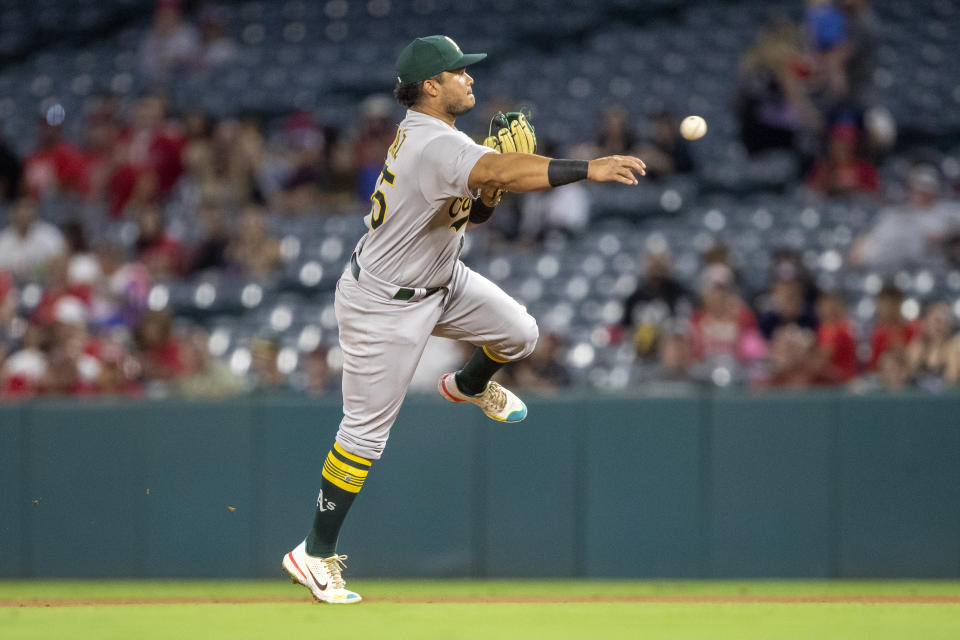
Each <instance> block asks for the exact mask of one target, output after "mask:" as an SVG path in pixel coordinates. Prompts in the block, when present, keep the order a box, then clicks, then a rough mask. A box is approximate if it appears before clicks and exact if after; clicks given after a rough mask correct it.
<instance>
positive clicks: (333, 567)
mask: <svg viewBox="0 0 960 640" xmlns="http://www.w3.org/2000/svg"><path fill="white" fill-rule="evenodd" d="M346 559H347V556H345V555H339V556H330V557H329V558H323V559H321V562H323V565H324V567H325V568H326V570H327V575H329V576H330V585H331V586H332V587H333V588H334V589H343V588H344V587H346V584H347V583H346V582H344V580H343V574H341V573H340V570H341V569H346V568H347V564H346V563H345V562H344V560H346Z"/></svg>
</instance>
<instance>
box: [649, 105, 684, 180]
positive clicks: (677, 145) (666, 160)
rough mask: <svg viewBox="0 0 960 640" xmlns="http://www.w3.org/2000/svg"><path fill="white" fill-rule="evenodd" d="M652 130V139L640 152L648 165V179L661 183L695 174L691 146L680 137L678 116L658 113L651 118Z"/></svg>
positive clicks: (667, 112) (670, 112)
mask: <svg viewBox="0 0 960 640" xmlns="http://www.w3.org/2000/svg"><path fill="white" fill-rule="evenodd" d="M650 128H651V131H650V134H649V136H647V138H646V140H644V141H643V143H641V144H640V146H639V148H638V150H637V155H638V156H640V157H641V158H643V161H644V163H645V164H646V165H647V177H648V178H652V179H654V180H660V179H663V178H669V177H670V176H672V175H674V174H677V173H690V172H691V171H693V168H694V166H693V156H692V155H691V153H690V146H689V145H688V144H687V141H686V140H684V139H683V138H681V137H680V124H679V123H678V122H677V117H676V115H675V114H674V113H673V112H672V111H658V112H657V113H655V114H653V117H652V118H651V119H650Z"/></svg>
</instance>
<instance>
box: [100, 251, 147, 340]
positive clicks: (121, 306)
mask: <svg viewBox="0 0 960 640" xmlns="http://www.w3.org/2000/svg"><path fill="white" fill-rule="evenodd" d="M95 255H96V258H97V264H98V265H99V267H100V272H101V274H102V276H101V278H100V279H99V281H98V282H97V287H96V291H95V294H94V300H93V303H92V305H91V307H92V311H93V322H94V324H96V325H97V326H99V327H101V328H103V327H115V326H123V327H132V326H134V325H136V324H137V323H139V322H140V317H141V315H142V313H143V311H144V310H145V309H146V307H147V296H148V295H149V293H150V273H149V272H148V271H147V268H146V267H145V266H144V265H142V264H141V263H139V262H126V261H125V259H124V254H123V249H121V248H120V247H119V246H117V245H114V244H109V243H101V244H100V245H99V246H98V247H97V249H96V251H95Z"/></svg>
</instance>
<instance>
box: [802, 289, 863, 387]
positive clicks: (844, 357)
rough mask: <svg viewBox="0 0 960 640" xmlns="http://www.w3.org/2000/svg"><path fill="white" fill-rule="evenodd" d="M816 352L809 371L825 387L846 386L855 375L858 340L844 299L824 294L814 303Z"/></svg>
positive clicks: (834, 292)
mask: <svg viewBox="0 0 960 640" xmlns="http://www.w3.org/2000/svg"><path fill="white" fill-rule="evenodd" d="M817 316H818V317H819V320H820V328H819V329H818V330H817V350H816V351H815V353H814V356H813V358H812V367H811V370H812V371H813V372H814V373H815V375H817V376H818V377H819V378H821V379H823V380H824V382H825V383H827V384H846V383H848V382H850V381H851V380H853V379H854V378H855V377H856V376H857V370H858V365H857V338H856V333H855V331H854V329H853V325H852V324H851V323H850V319H849V318H848V317H847V308H846V305H845V303H844V301H843V297H842V296H841V295H840V294H839V293H838V292H836V291H824V292H822V293H821V294H820V297H819V299H818V300H817Z"/></svg>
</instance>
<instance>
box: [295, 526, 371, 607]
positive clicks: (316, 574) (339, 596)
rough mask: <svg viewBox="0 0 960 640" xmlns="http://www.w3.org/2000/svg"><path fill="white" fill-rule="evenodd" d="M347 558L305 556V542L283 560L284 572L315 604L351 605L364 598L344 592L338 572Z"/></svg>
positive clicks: (347, 590)
mask: <svg viewBox="0 0 960 640" xmlns="http://www.w3.org/2000/svg"><path fill="white" fill-rule="evenodd" d="M346 559H347V556H340V555H333V556H330V557H329V558H317V557H314V556H308V555H307V542H306V540H304V541H303V542H301V543H300V544H298V545H297V547H296V548H295V549H294V550H293V551H291V552H290V553H288V554H287V555H285V556H283V568H284V569H285V570H286V572H287V573H289V574H290V579H291V580H292V581H293V582H294V583H296V584H302V585H303V586H305V587H306V588H307V589H309V590H310V593H312V594H313V598H314V599H315V600H316V601H317V602H329V603H330V604H353V603H354V602H360V601H361V600H363V598H361V597H360V594H358V593H354V592H353V591H350V590H349V589H347V588H346V584H345V583H344V581H343V576H342V575H341V574H340V570H341V568H343V569H345V568H346V567H347V565H345V564H344V563H343V561H344V560H346Z"/></svg>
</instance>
